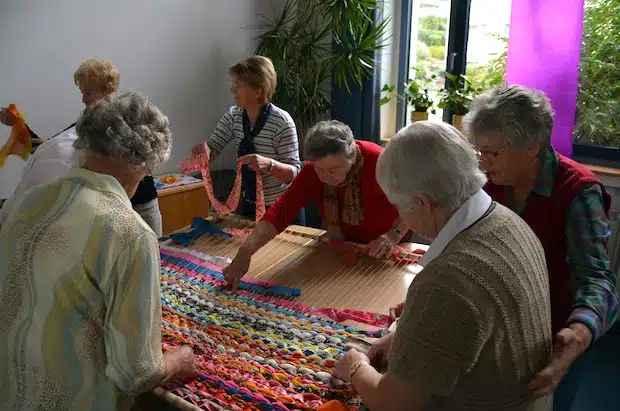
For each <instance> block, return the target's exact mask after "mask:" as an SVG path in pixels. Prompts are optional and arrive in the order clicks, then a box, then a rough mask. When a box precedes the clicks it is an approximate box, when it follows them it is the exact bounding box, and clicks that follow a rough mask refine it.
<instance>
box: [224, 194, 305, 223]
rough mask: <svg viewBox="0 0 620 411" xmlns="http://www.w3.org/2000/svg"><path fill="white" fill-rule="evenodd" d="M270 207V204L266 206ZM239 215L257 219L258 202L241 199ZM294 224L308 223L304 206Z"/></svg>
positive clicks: (237, 212) (238, 209)
mask: <svg viewBox="0 0 620 411" xmlns="http://www.w3.org/2000/svg"><path fill="white" fill-rule="evenodd" d="M265 208H266V209H269V206H267V207H265ZM235 214H237V215H240V216H243V217H245V218H247V219H250V220H255V219H256V204H255V203H253V202H249V201H247V200H245V199H243V198H240V199H239V206H238V207H237V211H236V213H235ZM291 224H293V225H303V226H305V225H306V211H305V210H304V209H303V208H302V209H301V210H300V211H299V214H297V217H295V219H294V220H293V222H292V223H291Z"/></svg>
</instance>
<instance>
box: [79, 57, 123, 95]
mask: <svg viewBox="0 0 620 411" xmlns="http://www.w3.org/2000/svg"><path fill="white" fill-rule="evenodd" d="M120 77H121V75H120V73H119V71H118V69H117V68H116V66H115V65H114V64H113V63H112V62H111V61H108V60H100V59H89V60H86V61H85V62H83V63H82V64H80V67H78V69H77V70H75V73H73V81H74V82H75V85H76V86H78V87H79V86H82V87H86V88H88V89H89V90H92V91H98V92H101V93H111V92H113V91H115V90H117V89H118V84H119V82H120Z"/></svg>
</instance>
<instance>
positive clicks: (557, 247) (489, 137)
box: [465, 86, 618, 410]
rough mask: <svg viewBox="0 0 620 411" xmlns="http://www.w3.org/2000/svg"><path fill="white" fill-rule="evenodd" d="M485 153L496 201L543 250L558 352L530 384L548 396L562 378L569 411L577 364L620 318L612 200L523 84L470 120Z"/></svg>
mask: <svg viewBox="0 0 620 411" xmlns="http://www.w3.org/2000/svg"><path fill="white" fill-rule="evenodd" d="M465 126H466V128H467V131H468V134H469V138H470V139H471V140H472V141H473V142H474V144H475V145H476V147H477V148H478V150H479V151H480V163H481V165H482V167H483V168H484V169H485V170H486V172H487V175H488V178H489V180H490V181H489V184H488V185H487V187H486V190H487V192H488V193H489V194H490V195H491V197H492V198H493V199H494V200H495V201H497V202H499V203H501V204H503V205H505V206H507V207H509V208H510V209H512V210H513V211H515V212H516V213H518V214H519V215H520V216H521V217H522V218H523V219H524V220H525V222H527V223H528V225H529V226H530V227H531V228H532V230H533V231H534V232H535V233H536V235H537V236H538V238H539V239H540V241H541V242H542V244H543V247H544V249H545V257H546V261H547V269H548V271H549V283H550V290H551V310H552V323H553V332H554V334H555V333H557V337H556V348H555V350H554V351H556V353H555V355H554V358H553V360H552V362H551V363H550V364H549V367H546V368H545V369H544V370H543V371H542V372H541V373H540V374H539V376H538V377H537V378H536V380H535V381H533V383H532V387H531V388H532V391H533V392H534V393H535V394H543V395H544V394H548V393H550V392H552V391H553V389H554V388H555V387H556V385H557V384H558V382H559V381H560V379H561V378H562V375H563V374H564V373H565V372H566V371H567V370H568V369H569V367H570V372H569V374H568V375H567V376H566V378H564V379H563V381H562V384H560V386H559V387H558V390H557V391H556V395H555V398H554V409H555V410H569V409H570V405H571V403H572V401H573V399H574V397H575V394H576V392H577V387H576V385H577V383H578V380H579V377H580V375H581V374H582V370H583V364H584V361H585V360H584V359H581V360H580V361H577V362H576V363H575V364H574V366H572V367H571V364H572V363H573V362H574V361H575V360H576V359H577V358H578V357H579V356H580V355H581V354H582V353H584V351H585V350H586V349H587V348H588V347H589V346H590V345H591V343H592V342H594V341H595V340H596V339H597V338H599V337H600V336H601V335H603V334H604V333H605V332H606V331H607V330H608V329H609V328H610V327H611V326H612V325H613V323H614V321H615V319H616V317H617V312H618V300H617V295H616V286H615V281H616V280H615V277H614V275H613V274H612V272H611V270H610V263H609V258H608V255H607V241H608V240H609V237H610V235H611V224H610V222H609V219H608V213H609V207H610V202H611V201H610V196H609V194H608V193H607V191H606V190H605V188H604V187H603V185H602V184H601V182H600V181H599V180H598V178H596V176H595V175H594V173H592V172H591V171H590V170H588V169H587V168H586V167H584V166H582V165H580V164H578V163H576V162H574V161H572V160H570V159H568V158H566V157H564V156H563V155H561V154H560V153H558V152H557V151H555V150H554V149H553V147H552V146H551V132H552V127H553V112H552V109H551V104H550V103H549V100H548V99H547V97H546V96H545V95H544V94H543V93H541V92H538V91H534V90H528V89H526V88H524V87H521V86H511V87H500V88H497V89H494V90H492V91H490V92H487V93H486V94H484V95H481V96H480V97H478V99H476V100H475V101H474V103H473V105H472V108H471V111H470V113H469V114H468V115H467V117H466V118H465Z"/></svg>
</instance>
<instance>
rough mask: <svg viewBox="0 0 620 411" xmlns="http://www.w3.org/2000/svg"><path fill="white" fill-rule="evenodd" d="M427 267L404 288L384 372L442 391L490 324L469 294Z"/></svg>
mask: <svg viewBox="0 0 620 411" xmlns="http://www.w3.org/2000/svg"><path fill="white" fill-rule="evenodd" d="M428 268H431V266H429V267H428ZM428 268H426V269H425V270H424V271H426V270H427V269H428ZM446 269H449V268H446ZM433 271H434V272H432V273H430V272H426V273H424V276H425V277H426V279H424V280H423V281H420V283H421V284H415V283H416V281H418V279H416V280H415V281H414V283H413V284H412V286H411V288H410V290H409V292H408V295H407V300H406V302H405V308H404V311H403V314H402V316H401V318H400V319H399V321H398V328H397V330H396V332H395V335H394V337H393V340H392V346H391V349H390V353H389V359H388V364H389V368H388V371H389V372H391V373H393V374H394V375H395V376H397V377H398V378H400V379H402V380H403V381H406V382H408V383H411V384H415V386H416V387H418V388H419V389H421V390H423V391H424V392H425V394H428V395H432V396H448V395H450V394H451V393H452V391H453V390H454V388H455V386H456V384H457V383H458V381H459V379H460V378H461V377H462V376H463V375H464V374H466V373H467V372H468V371H470V370H471V369H472V368H473V367H474V365H475V364H476V362H477V360H478V357H479V355H480V352H481V351H482V348H483V346H484V345H485V343H486V341H487V340H488V338H489V335H490V332H491V331H490V328H491V327H490V324H488V322H486V321H485V320H484V318H483V314H482V313H481V312H480V310H479V309H478V307H477V306H476V304H475V302H474V301H473V300H472V299H470V298H468V297H466V296H464V295H462V294H460V293H459V290H457V289H454V288H453V287H451V286H450V284H448V281H446V280H443V283H442V280H441V279H442V278H443V279H449V278H450V275H447V276H446V275H445V272H439V270H433ZM419 275H422V273H421V274H419ZM429 277H431V278H432V277H434V279H432V280H431V281H427V279H428V278H429ZM420 280H422V279H420Z"/></svg>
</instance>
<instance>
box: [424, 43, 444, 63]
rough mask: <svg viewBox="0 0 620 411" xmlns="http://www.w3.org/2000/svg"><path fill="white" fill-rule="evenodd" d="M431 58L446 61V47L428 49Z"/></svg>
mask: <svg viewBox="0 0 620 411" xmlns="http://www.w3.org/2000/svg"><path fill="white" fill-rule="evenodd" d="M428 50H429V52H430V56H431V57H432V58H434V59H439V60H445V58H446V46H444V45H443V44H442V45H441V46H430V47H429V48H428Z"/></svg>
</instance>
